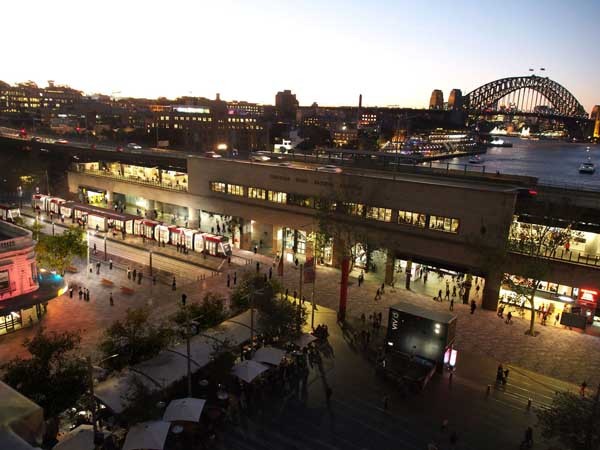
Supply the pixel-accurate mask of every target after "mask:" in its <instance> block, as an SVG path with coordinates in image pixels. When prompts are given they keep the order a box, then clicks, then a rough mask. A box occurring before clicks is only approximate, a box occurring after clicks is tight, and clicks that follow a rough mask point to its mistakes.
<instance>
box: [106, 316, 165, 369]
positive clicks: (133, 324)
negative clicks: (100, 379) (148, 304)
mask: <svg viewBox="0 0 600 450" xmlns="http://www.w3.org/2000/svg"><path fill="white" fill-rule="evenodd" d="M149 317H150V311H149V310H148V309H146V308H140V309H128V310H127V313H126V316H125V320H124V321H120V320H117V321H115V322H114V323H113V324H112V325H111V326H110V327H108V329H106V331H105V332H104V339H103V341H102V342H101V343H100V345H99V349H100V351H101V352H102V353H103V354H104V356H105V357H108V356H111V355H115V354H117V355H119V357H118V358H113V359H111V360H110V361H107V363H106V364H107V366H109V367H111V368H112V369H117V370H118V369H121V368H123V367H125V366H127V365H134V364H137V363H140V362H142V361H145V360H147V359H150V358H152V357H153V356H155V355H157V354H158V353H159V352H160V351H161V350H162V349H163V348H165V347H166V346H167V345H169V343H170V342H171V339H172V337H173V331H172V330H171V329H170V328H168V327H165V326H163V325H156V324H153V323H151V322H150V320H149Z"/></svg>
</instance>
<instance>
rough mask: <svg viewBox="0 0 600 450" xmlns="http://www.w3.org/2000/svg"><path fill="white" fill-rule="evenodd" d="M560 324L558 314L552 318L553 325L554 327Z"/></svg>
mask: <svg viewBox="0 0 600 450" xmlns="http://www.w3.org/2000/svg"><path fill="white" fill-rule="evenodd" d="M559 322H560V313H558V314H557V315H556V316H554V325H555V326H556V325H557V324H558V323H559Z"/></svg>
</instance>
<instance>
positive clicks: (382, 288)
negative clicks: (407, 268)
mask: <svg viewBox="0 0 600 450" xmlns="http://www.w3.org/2000/svg"><path fill="white" fill-rule="evenodd" d="M379 291H380V292H381V295H383V294H384V293H385V283H381V288H380V289H379Z"/></svg>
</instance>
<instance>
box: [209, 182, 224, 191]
mask: <svg viewBox="0 0 600 450" xmlns="http://www.w3.org/2000/svg"><path fill="white" fill-rule="evenodd" d="M210 190H211V191H213V192H225V183H221V182H219V181H212V182H211V183H210Z"/></svg>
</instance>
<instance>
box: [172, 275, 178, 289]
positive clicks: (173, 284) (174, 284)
mask: <svg viewBox="0 0 600 450" xmlns="http://www.w3.org/2000/svg"><path fill="white" fill-rule="evenodd" d="M176 289H177V283H176V282H175V277H173V282H172V283H171V290H173V291H174V290H176Z"/></svg>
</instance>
